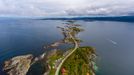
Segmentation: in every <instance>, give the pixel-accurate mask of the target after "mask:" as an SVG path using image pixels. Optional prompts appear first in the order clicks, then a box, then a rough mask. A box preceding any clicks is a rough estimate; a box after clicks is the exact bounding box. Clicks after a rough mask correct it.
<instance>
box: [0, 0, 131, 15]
mask: <svg viewBox="0 0 134 75" xmlns="http://www.w3.org/2000/svg"><path fill="white" fill-rule="evenodd" d="M128 14H134V0H0V16H68V15H71V16H92V15H128Z"/></svg>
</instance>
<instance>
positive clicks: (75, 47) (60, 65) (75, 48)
mask: <svg viewBox="0 0 134 75" xmlns="http://www.w3.org/2000/svg"><path fill="white" fill-rule="evenodd" d="M69 35H70V38H72V39H73V41H74V44H75V46H74V49H73V50H72V51H71V52H70V53H69V54H68V55H67V56H65V57H64V59H63V60H62V61H61V63H60V64H59V66H58V67H57V69H56V72H55V75H59V72H60V69H61V67H62V65H63V63H64V62H65V60H66V59H67V58H68V57H69V56H70V55H72V54H73V53H74V52H75V51H76V50H77V48H78V47H79V46H78V43H77V41H76V40H75V38H74V37H73V36H72V35H71V33H69Z"/></svg>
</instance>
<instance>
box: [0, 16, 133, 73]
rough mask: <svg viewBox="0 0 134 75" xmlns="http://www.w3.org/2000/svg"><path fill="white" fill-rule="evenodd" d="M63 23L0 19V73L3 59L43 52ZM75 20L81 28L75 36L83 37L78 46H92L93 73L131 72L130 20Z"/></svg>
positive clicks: (131, 30) (58, 34) (131, 43)
mask: <svg viewBox="0 0 134 75" xmlns="http://www.w3.org/2000/svg"><path fill="white" fill-rule="evenodd" d="M64 22H65V21H62V20H32V19H5V18H4V19H3V18H0V75H5V73H4V72H3V71H2V65H3V62H4V61H5V60H8V59H10V58H12V57H14V56H18V55H24V54H33V55H35V56H38V55H39V54H41V53H42V52H44V51H47V50H45V49H44V48H43V47H44V46H45V45H49V44H51V43H53V42H55V41H58V40H60V39H62V38H63V36H62V34H61V33H60V30H59V29H57V26H63V24H62V23H64ZM76 23H78V24H81V25H82V27H83V28H84V29H85V31H84V32H81V33H80V34H79V35H78V37H79V38H81V39H82V40H83V42H82V43H81V45H82V46H93V47H94V48H96V52H97V55H98V59H97V64H98V67H99V71H98V73H97V75H134V23H129V22H116V21H91V22H90V21H82V20H79V21H77V22H76ZM66 47H67V46H66ZM66 47H63V49H64V48H66Z"/></svg>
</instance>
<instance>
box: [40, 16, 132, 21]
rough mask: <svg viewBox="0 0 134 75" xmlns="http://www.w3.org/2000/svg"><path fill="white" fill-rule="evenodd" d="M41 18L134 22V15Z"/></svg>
mask: <svg viewBox="0 0 134 75" xmlns="http://www.w3.org/2000/svg"><path fill="white" fill-rule="evenodd" d="M39 20H84V21H119V22H134V16H101V17H58V18H56V17H55V18H40V19H39Z"/></svg>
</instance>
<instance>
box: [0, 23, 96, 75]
mask: <svg viewBox="0 0 134 75" xmlns="http://www.w3.org/2000/svg"><path fill="white" fill-rule="evenodd" d="M63 24H64V26H63V27H57V28H59V29H60V31H61V33H62V35H63V36H64V38H63V39H61V40H59V41H56V42H54V43H52V44H50V45H48V46H44V49H45V50H47V49H48V48H51V49H52V50H51V51H44V53H42V54H41V55H40V56H38V57H34V56H33V55H31V54H28V55H21V56H16V57H14V58H12V59H10V60H7V61H5V63H4V68H3V70H4V71H6V72H7V74H8V75H96V72H97V70H98V67H97V65H96V58H97V56H96V51H95V48H93V47H90V46H80V43H81V42H82V40H81V39H80V38H78V37H77V34H79V33H80V32H82V31H84V29H83V28H82V26H81V25H79V24H76V23H75V21H72V20H69V21H67V22H65V23H63ZM63 44H71V45H72V46H73V47H72V48H68V50H67V51H64V50H61V49H59V48H57V47H58V46H60V45H63Z"/></svg>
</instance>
